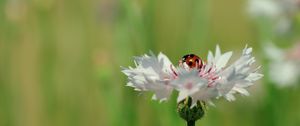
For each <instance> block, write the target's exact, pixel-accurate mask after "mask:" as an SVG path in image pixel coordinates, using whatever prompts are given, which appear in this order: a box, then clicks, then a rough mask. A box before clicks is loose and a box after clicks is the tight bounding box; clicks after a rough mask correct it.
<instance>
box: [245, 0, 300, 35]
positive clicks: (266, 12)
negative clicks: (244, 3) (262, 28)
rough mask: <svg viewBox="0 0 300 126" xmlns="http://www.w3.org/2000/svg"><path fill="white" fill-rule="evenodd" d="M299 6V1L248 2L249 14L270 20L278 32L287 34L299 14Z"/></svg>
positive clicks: (262, 0) (250, 0) (265, 0)
mask: <svg viewBox="0 0 300 126" xmlns="http://www.w3.org/2000/svg"><path fill="white" fill-rule="evenodd" d="M299 4H300V1H299V0H248V12H249V14H250V15H251V16H252V17H255V18H257V17H259V18H260V17H263V18H268V19H270V20H271V21H272V23H274V24H275V27H274V28H275V29H274V30H275V31H276V32H278V33H286V32H287V31H288V30H289V29H290V28H291V26H292V19H293V18H294V17H295V16H296V14H297V13H298V12H299Z"/></svg>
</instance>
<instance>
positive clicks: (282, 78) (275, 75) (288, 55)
mask: <svg viewBox="0 0 300 126" xmlns="http://www.w3.org/2000/svg"><path fill="white" fill-rule="evenodd" d="M264 47H265V48H264V51H265V55H266V57H267V58H268V59H269V60H270V62H269V68H268V75H269V76H268V77H269V79H270V81H271V82H273V83H274V84H276V85H277V86H278V87H289V86H293V85H295V84H296V83H297V82H298V81H299V77H300V68H299V65H300V55H299V53H298V52H299V50H300V46H296V47H295V48H291V49H280V48H278V47H276V46H275V45H274V44H273V43H270V42H269V43H267V44H265V45H264Z"/></svg>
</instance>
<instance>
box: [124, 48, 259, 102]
mask: <svg viewBox="0 0 300 126" xmlns="http://www.w3.org/2000/svg"><path fill="white" fill-rule="evenodd" d="M251 53H252V48H247V47H246V48H245V49H244V50H243V53H242V56H241V57H240V58H239V59H238V60H236V61H235V62H234V63H233V64H231V65H229V66H227V65H226V64H227V63H228V61H229V59H230V57H231V55H232V52H226V53H224V54H222V53H221V50H220V48H219V46H217V49H216V52H215V55H213V53H212V52H209V53H208V57H207V61H206V62H204V61H202V59H201V58H199V57H198V56H196V55H194V54H189V55H185V56H184V57H183V59H182V60H180V62H179V66H178V67H173V64H172V63H171V62H170V61H169V59H168V58H167V57H166V56H165V55H163V54H162V53H160V54H159V55H158V57H155V56H154V55H153V54H151V56H148V55H145V56H142V57H138V58H136V59H135V62H136V63H137V64H136V68H131V67H130V68H124V70H123V72H124V73H125V74H126V75H127V76H128V78H129V83H128V86H132V87H134V88H135V89H137V90H139V91H153V92H154V93H155V97H156V98H157V99H160V100H166V99H168V97H169V96H170V94H171V92H172V90H173V89H175V90H177V91H178V92H179V96H178V98H177V102H180V101H182V100H183V99H185V98H187V97H191V98H192V99H193V100H192V101H193V104H195V103H196V102H197V101H205V102H209V103H211V101H212V100H213V99H216V98H220V97H224V98H226V99H227V100H229V101H232V100H234V99H235V97H234V94H235V93H240V94H242V95H249V93H248V91H247V90H246V89H245V88H246V87H249V86H251V85H252V84H253V82H254V81H256V80H258V79H260V78H261V77H262V76H263V75H262V74H259V73H257V69H258V68H257V69H254V70H252V69H251V66H252V64H253V63H254V62H255V59H254V57H252V56H251ZM157 96H159V97H157Z"/></svg>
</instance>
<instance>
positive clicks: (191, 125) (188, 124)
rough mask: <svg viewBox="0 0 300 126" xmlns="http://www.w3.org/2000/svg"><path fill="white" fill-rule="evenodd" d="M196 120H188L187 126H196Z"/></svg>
mask: <svg viewBox="0 0 300 126" xmlns="http://www.w3.org/2000/svg"><path fill="white" fill-rule="evenodd" d="M195 122H196V121H194V120H190V121H187V122H186V124H187V126H195Z"/></svg>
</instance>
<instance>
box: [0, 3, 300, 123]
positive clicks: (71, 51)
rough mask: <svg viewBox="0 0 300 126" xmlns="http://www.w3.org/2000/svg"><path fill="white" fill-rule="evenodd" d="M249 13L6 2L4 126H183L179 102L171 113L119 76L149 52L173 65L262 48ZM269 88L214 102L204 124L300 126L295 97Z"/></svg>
mask: <svg viewBox="0 0 300 126" xmlns="http://www.w3.org/2000/svg"><path fill="white" fill-rule="evenodd" d="M244 4H245V1H241V0H231V1H218V0H211V1H209V0H202V1H198V0H172V1H171V0H165V1H159V0H72V1H68V0H60V1H59V0H43V1H38V0H27V1H22V0H2V1H0V10H1V11H0V125H1V126H68V125H70V126H81V125H90V126H95V125H99V126H107V125H111V126H117V125H122V126H140V125H143V126H152V125H164V126H165V125H184V122H183V121H182V120H181V119H180V118H179V117H178V116H177V113H176V102H175V101H176V100H175V99H176V98H175V96H176V95H175V94H173V97H172V99H171V100H170V102H167V103H161V104H160V103H158V102H156V101H151V100H150V98H151V94H150V93H146V94H139V93H138V92H134V91H133V90H132V89H131V88H129V87H125V86H124V85H125V84H126V81H127V80H126V77H125V76H124V75H123V74H122V73H121V72H120V70H121V69H120V66H129V65H131V66H132V65H133V61H132V56H136V55H142V54H144V53H147V52H148V51H149V50H152V51H153V52H155V53H158V52H160V51H161V52H163V53H165V54H167V55H168V56H169V58H170V59H171V60H172V62H173V63H175V64H176V63H177V61H178V59H179V58H180V57H181V56H182V55H184V54H186V53H195V54H198V55H200V56H201V57H205V56H206V55H207V51H208V50H213V49H214V48H215V45H216V44H220V45H221V47H222V48H223V49H224V50H226V51H228V50H234V51H235V52H240V50H241V49H242V48H244V46H245V44H246V43H248V44H249V45H250V46H254V47H258V46H259V41H258V40H260V37H259V36H258V35H257V34H255V30H254V29H253V26H252V25H251V23H250V22H249V20H248V19H247V17H246V16H245V13H243V9H244V8H243V7H244ZM237 10H239V11H237ZM255 49H257V48H255ZM259 53H260V52H259V51H257V50H255V54H256V55H260V54H259ZM236 55H238V54H236ZM264 88H265V86H264V85H262V84H261V85H257V86H255V87H253V88H251V90H250V92H251V94H253V95H251V96H250V97H246V98H244V97H239V98H238V100H237V101H236V102H232V103H231V102H226V101H224V100H220V101H216V104H217V107H210V108H209V111H208V114H207V115H206V117H205V118H204V119H203V120H201V121H198V122H197V123H198V124H199V125H209V126H218V125H223V126H234V125H241V124H243V125H245V126H253V125H272V126H274V125H275V124H278V125H279V124H280V125H290V126H296V125H300V122H299V120H297V119H298V118H300V117H299V116H300V114H298V113H299V109H294V108H297V105H299V102H298V101H297V100H296V99H297V98H298V97H299V94H298V93H297V92H298V91H296V90H292V91H291V92H290V91H286V92H280V91H278V90H277V89H274V90H273V89H272V91H271V93H270V94H267V93H265V90H264ZM268 95H272V96H268ZM273 95H274V96H273ZM274 98H275V99H274ZM289 99H293V100H289ZM277 100H278V101H277ZM277 103H278V104H277ZM273 104H276V105H275V106H274V105H273ZM273 119H274V120H273Z"/></svg>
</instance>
